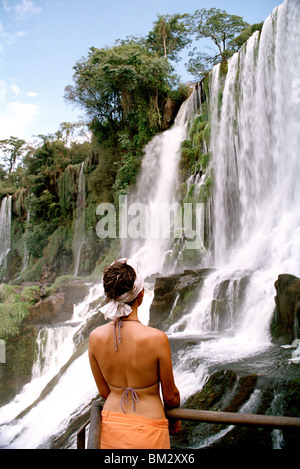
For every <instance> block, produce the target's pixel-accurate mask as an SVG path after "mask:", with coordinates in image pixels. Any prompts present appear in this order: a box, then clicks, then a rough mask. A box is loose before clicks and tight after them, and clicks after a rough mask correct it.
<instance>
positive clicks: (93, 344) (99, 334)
mask: <svg viewBox="0 0 300 469" xmlns="http://www.w3.org/2000/svg"><path fill="white" fill-rule="evenodd" d="M103 286H104V291H105V294H106V297H107V299H108V300H109V302H108V303H107V304H106V305H104V306H102V307H101V308H100V311H101V312H102V313H103V314H104V316H105V317H106V318H109V319H110V320H112V322H110V323H108V324H106V325H105V326H100V327H98V328H97V329H95V330H94V331H93V332H92V333H91V335H90V340H89V359H90V365H91V369H92V373H93V376H94V378H95V381H96V384H97V387H98V391H99V394H100V396H102V397H103V398H104V399H105V400H106V401H105V405H104V408H103V411H102V425H101V448H106V449H109V448H153V449H155V448H157V449H163V448H165V449H166V448H170V438H169V433H168V421H167V419H166V418H165V413H164V405H167V406H169V407H178V406H179V404H180V395H179V392H178V389H177V387H176V386H175V382H174V377H173V369H172V360H171V350H170V345H169V341H168V338H167V336H166V334H165V333H164V332H162V331H160V330H158V329H154V328H151V327H148V326H144V325H143V324H141V323H140V321H139V320H138V315H137V311H138V307H139V306H140V305H141V303H142V301H143V296H144V281H143V278H142V275H141V273H140V271H139V268H138V266H137V265H136V264H134V263H133V262H132V261H130V260H129V259H120V260H118V261H116V262H114V263H113V264H111V265H110V266H109V267H108V268H107V269H106V270H105V271H104V274H103ZM160 385H161V395H162V400H161V397H160ZM163 404H164V405H163Z"/></svg>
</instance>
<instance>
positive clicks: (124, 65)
mask: <svg viewBox="0 0 300 469" xmlns="http://www.w3.org/2000/svg"><path fill="white" fill-rule="evenodd" d="M74 70H75V73H74V75H73V80H74V82H75V85H74V86H68V87H66V88H65V99H66V100H67V101H69V102H74V103H76V104H78V105H79V106H80V107H82V108H83V109H84V110H85V111H86V113H87V115H88V116H89V117H90V118H91V120H92V127H93V128H94V129H95V128H97V131H98V135H100V134H102V137H101V138H102V140H105V139H107V138H108V136H109V135H113V134H116V133H117V132H119V131H120V129H124V127H128V128H130V129H131V130H130V133H131V135H135V134H137V133H139V131H140V130H141V126H143V122H145V120H148V122H151V123H152V125H153V131H154V132H157V131H159V130H160V118H161V117H160V106H161V103H162V101H163V100H164V98H165V96H166V94H167V92H168V90H169V84H168V76H169V71H170V66H169V64H168V62H167V61H166V60H165V59H164V58H162V57H158V56H157V55H155V54H153V53H151V52H150V51H149V50H148V48H146V47H145V46H142V45H140V44H137V43H134V42H128V43H122V44H120V45H116V46H114V47H112V48H108V47H107V48H103V49H97V48H94V47H92V48H91V49H90V51H89V54H88V57H87V58H83V59H82V60H80V61H79V62H77V63H76V64H75V66H74Z"/></svg>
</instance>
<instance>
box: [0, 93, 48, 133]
mask: <svg viewBox="0 0 300 469" xmlns="http://www.w3.org/2000/svg"><path fill="white" fill-rule="evenodd" d="M1 107H2V108H3V106H1ZM40 114H41V108H40V107H39V106H36V105H34V104H31V103H24V102H21V101H12V102H10V103H8V104H7V105H6V106H5V107H4V109H2V110H1V111H0V139H5V138H9V137H11V136H13V137H18V138H23V139H24V140H29V139H30V138H31V135H32V134H33V133H34V132H32V131H31V128H32V127H33V124H34V122H35V119H36V118H37V117H38V116H39V115H40Z"/></svg>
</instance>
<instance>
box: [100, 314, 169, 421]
mask: <svg viewBox="0 0 300 469" xmlns="http://www.w3.org/2000/svg"><path fill="white" fill-rule="evenodd" d="M121 324H122V326H121V328H120V337H121V340H120V343H119V328H118V324H113V323H110V324H106V325H105V326H101V327H99V328H97V329H96V330H95V331H94V332H93V333H92V336H91V340H92V341H94V343H95V345H94V347H95V350H96V353H95V354H94V355H95V358H96V360H97V362H98V365H99V366H100V368H101V371H102V374H103V378H104V379H105V381H106V382H107V384H108V386H109V388H110V394H109V396H108V398H107V399H106V403H105V410H111V411H116V412H120V411H121V410H124V411H125V412H126V413H132V412H136V413H137V414H139V415H143V416H148V417H151V418H163V417H164V410H163V405H162V402H161V399H160V395H159V381H160V376H159V359H160V350H161V348H162V343H163V341H164V336H165V334H164V333H162V332H161V331H159V330H157V329H153V328H150V327H147V326H144V325H143V324H141V323H140V322H139V321H137V320H132V319H123V321H122V322H121ZM116 338H117V350H115V339H116ZM126 389H133V390H134V393H135V394H134V393H132V392H130V391H129V392H127V395H125V396H124V398H123V399H122V396H123V395H124V391H125V390H126ZM127 396H128V398H127ZM134 396H136V397H137V399H138V401H135V400H134ZM127 400H128V402H126V401H127Z"/></svg>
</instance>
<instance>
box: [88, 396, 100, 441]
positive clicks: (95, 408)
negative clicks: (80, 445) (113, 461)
mask: <svg viewBox="0 0 300 469" xmlns="http://www.w3.org/2000/svg"><path fill="white" fill-rule="evenodd" d="M101 410H102V404H101V403H100V402H99V401H98V400H97V399H94V400H93V402H92V409H91V421H90V428H89V436H88V444H87V449H99V448H100V434H101Z"/></svg>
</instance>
